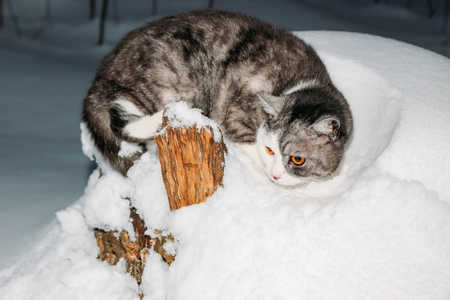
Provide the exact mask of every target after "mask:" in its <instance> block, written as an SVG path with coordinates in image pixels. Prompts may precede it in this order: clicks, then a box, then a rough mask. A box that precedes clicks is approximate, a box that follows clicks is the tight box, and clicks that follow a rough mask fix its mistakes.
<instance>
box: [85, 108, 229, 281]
mask: <svg viewBox="0 0 450 300" xmlns="http://www.w3.org/2000/svg"><path fill="white" fill-rule="evenodd" d="M173 123H177V124H179V123H180V118H179V116H175V117H174V118H172V119H169V118H168V117H166V116H164V117H163V129H162V130H161V131H160V135H159V136H157V137H155V141H156V144H157V145H158V148H159V159H160V162H161V173H162V176H163V180H164V184H165V187H166V191H167V196H168V199H169V205H170V209H171V210H175V209H178V208H180V207H183V206H186V205H190V204H198V203H201V202H204V201H205V200H206V198H207V197H209V196H211V195H212V194H213V193H214V192H215V191H216V189H217V188H218V186H222V179H223V170H224V164H225V153H226V151H227V149H226V146H225V144H224V143H223V140H222V137H221V136H222V134H221V133H220V131H219V132H218V134H217V135H220V139H218V137H217V136H216V137H215V136H214V130H213V128H212V127H211V126H200V128H198V127H197V124H194V125H193V126H183V127H180V126H174V125H173ZM124 201H128V200H127V199H124ZM130 217H131V219H132V222H133V228H134V237H135V239H134V242H133V241H132V240H131V238H130V233H128V232H125V231H122V232H120V233H118V232H117V231H108V232H107V231H104V230H101V229H95V230H94V233H95V237H96V239H97V245H98V247H99V250H100V254H99V257H98V258H99V259H101V260H103V261H107V262H108V263H109V264H111V265H115V264H117V263H118V262H119V260H120V259H122V258H123V259H124V260H125V262H126V267H127V272H129V273H130V274H131V275H132V276H133V277H134V278H136V281H137V282H138V283H141V280H142V273H143V271H144V267H145V256H146V255H147V254H148V252H149V249H151V248H152V247H153V251H155V252H156V253H159V254H160V255H161V257H162V259H163V260H164V261H165V262H166V263H167V264H168V265H170V264H171V263H172V262H173V261H174V259H175V256H174V255H173V254H170V253H167V252H166V250H165V249H164V244H165V243H166V242H175V239H174V237H173V236H172V235H170V234H169V235H168V236H165V235H163V234H162V232H160V231H158V230H155V234H154V236H156V237H153V238H152V237H150V236H149V235H146V234H145V232H146V231H147V227H146V226H145V224H144V221H143V220H142V219H141V218H140V216H139V215H138V214H137V212H136V210H135V209H134V208H131V209H130Z"/></svg>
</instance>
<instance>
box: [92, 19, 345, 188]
mask: <svg viewBox="0 0 450 300" xmlns="http://www.w3.org/2000/svg"><path fill="white" fill-rule="evenodd" d="M175 101H186V102H187V103H188V105H190V106H191V107H195V108H199V109H201V110H202V112H203V114H204V115H205V116H207V117H209V118H211V119H213V120H215V121H216V122H217V123H218V124H219V126H220V127H221V129H222V131H223V132H224V136H225V138H226V140H227V141H228V142H233V143H235V144H237V145H240V146H241V147H242V148H243V150H244V151H245V152H246V153H247V154H249V155H250V156H252V157H253V158H254V160H255V161H257V162H259V163H261V165H262V166H263V167H264V168H265V170H266V172H267V175H268V176H269V178H271V179H272V180H273V181H274V182H277V183H279V184H282V185H297V184H304V183H307V182H309V181H310V180H321V179H325V178H327V177H329V176H331V174H332V172H333V171H335V170H336V169H337V167H338V166H339V164H340V162H341V159H342V157H343V152H344V145H345V143H346V142H347V141H348V139H349V137H350V134H351V131H352V117H351V112H350V109H349V106H348V104H347V102H346V100H345V98H344V97H343V95H342V94H341V93H340V92H339V91H338V90H337V89H336V87H335V86H334V85H333V83H332V82H331V79H330V77H329V75H328V73H327V70H326V68H325V66H324V64H323V63H322V61H321V60H320V58H319V57H318V56H317V54H316V52H315V51H314V50H313V49H312V48H311V47H310V46H308V45H307V44H305V43H304V42H303V41H302V40H300V39H299V38H297V37H295V36H294V35H293V34H291V33H289V32H287V31H285V30H282V29H278V28H276V27H274V26H271V25H269V24H267V23H265V22H262V21H260V20H257V19H254V18H251V17H249V16H246V15H242V14H238V13H231V12H225V11H215V10H206V11H194V12H189V13H185V14H180V15H177V16H172V17H167V18H163V19H160V20H157V21H155V22H152V23H149V24H147V25H145V26H143V27H141V28H139V29H136V30H134V31H132V32H130V33H129V34H128V35H126V36H125V38H124V39H123V40H122V41H121V42H120V43H119V44H118V45H117V46H116V47H115V48H114V49H113V50H112V51H111V52H110V53H109V54H108V55H107V56H106V57H105V58H104V59H103V61H102V62H101V64H100V67H99V69H98V71H97V73H96V76H95V79H94V82H93V84H92V86H91V88H90V90H89V92H88V95H87V96H86V98H85V100H84V108H83V122H84V123H85V124H86V127H87V128H88V129H89V131H90V133H91V135H92V138H93V140H94V143H95V145H96V146H97V148H98V149H99V151H100V153H101V154H102V155H103V156H104V157H105V158H106V159H107V160H108V161H109V162H110V163H111V165H112V166H113V167H114V168H115V169H117V170H118V171H119V172H121V173H122V174H123V175H124V176H125V175H126V173H127V171H128V169H129V168H130V167H131V166H132V165H133V163H134V161H135V160H136V159H138V158H139V156H140V155H141V152H136V153H134V154H133V155H131V156H128V157H123V156H121V155H118V153H119V151H120V147H121V142H122V141H126V142H131V143H136V144H139V145H140V146H141V147H142V150H143V151H142V152H144V151H145V147H146V142H148V141H149V140H151V139H152V137H153V136H154V135H155V133H156V132H157V130H158V128H159V126H160V124H161V115H162V111H163V109H164V107H165V106H166V105H167V104H168V103H171V102H175Z"/></svg>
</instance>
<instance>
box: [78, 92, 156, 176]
mask: <svg viewBox="0 0 450 300" xmlns="http://www.w3.org/2000/svg"><path fill="white" fill-rule="evenodd" d="M161 119H162V112H159V113H157V114H154V115H147V114H145V113H144V112H143V111H142V110H141V109H139V108H138V107H137V106H136V105H135V104H133V103H132V102H131V101H128V100H127V99H125V98H118V99H117V100H115V101H113V102H108V101H105V100H104V99H103V100H100V99H97V96H96V95H95V94H90V95H88V96H87V97H86V98H85V100H84V107H83V122H84V123H85V125H86V127H87V129H88V130H89V132H90V134H91V136H92V139H93V141H94V144H95V146H96V147H97V149H98V150H99V152H100V153H101V155H102V156H103V157H104V158H105V159H106V160H108V161H109V163H110V164H111V165H112V166H113V167H114V168H115V169H116V170H118V171H119V172H120V173H121V174H122V175H124V176H126V173H127V171H128V169H129V168H130V167H131V166H132V165H133V164H134V161H136V160H137V159H138V158H139V157H140V156H141V155H142V153H143V152H145V148H146V145H145V143H146V142H147V141H148V140H150V139H152V137H153V136H154V134H155V133H156V131H157V130H158V128H159V126H160V123H161ZM123 141H125V142H130V143H135V144H138V145H139V146H140V147H141V149H142V150H143V151H137V152H135V153H132V154H130V155H128V156H123V155H120V150H121V146H122V143H123Z"/></svg>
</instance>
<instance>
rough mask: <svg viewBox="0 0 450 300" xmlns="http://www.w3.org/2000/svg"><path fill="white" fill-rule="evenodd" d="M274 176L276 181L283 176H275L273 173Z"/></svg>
mask: <svg viewBox="0 0 450 300" xmlns="http://www.w3.org/2000/svg"><path fill="white" fill-rule="evenodd" d="M272 178H273V179H274V180H275V181H277V180H278V179H280V178H281V176H275V175H272Z"/></svg>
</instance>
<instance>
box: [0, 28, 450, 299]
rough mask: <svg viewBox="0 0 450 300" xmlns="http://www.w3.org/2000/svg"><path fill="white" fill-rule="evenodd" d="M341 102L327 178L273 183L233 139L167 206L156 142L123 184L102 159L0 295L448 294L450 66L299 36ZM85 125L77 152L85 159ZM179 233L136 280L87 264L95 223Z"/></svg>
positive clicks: (423, 56) (346, 38)
mask: <svg viewBox="0 0 450 300" xmlns="http://www.w3.org/2000/svg"><path fill="white" fill-rule="evenodd" d="M299 36H300V37H302V38H304V39H305V40H306V42H308V43H310V44H311V45H313V46H314V47H315V48H316V49H317V51H318V53H319V55H320V56H321V58H322V59H323V60H324V62H325V65H326V66H327V68H328V70H329V72H330V75H331V77H332V79H333V81H334V82H335V84H336V85H337V87H338V88H339V89H340V90H341V91H342V92H343V94H344V95H345V97H346V98H347V100H348V102H349V104H350V107H351V109H352V113H353V117H354V133H353V137H352V139H351V141H350V142H349V144H348V146H347V149H346V154H345V159H344V161H343V163H342V165H341V168H340V169H339V171H338V172H337V173H336V175H335V177H334V178H333V179H331V180H328V181H324V182H314V183H311V184H309V185H308V186H306V187H303V188H298V189H285V188H283V187H279V186H277V185H275V184H273V183H271V182H270V181H269V179H267V178H266V177H265V174H264V172H263V171H261V170H259V169H258V168H257V167H256V166H254V165H253V164H252V162H251V159H249V158H248V157H246V156H245V155H244V154H242V153H241V152H240V151H239V150H238V149H237V148H235V147H233V145H227V146H228V156H227V158H226V165H225V176H224V187H223V188H219V189H218V190H217V192H216V193H215V194H214V195H213V196H211V197H210V198H209V199H208V200H207V201H206V202H205V203H202V204H199V205H193V206H189V207H185V208H181V209H179V210H177V211H173V212H171V211H170V210H169V205H168V202H167V196H166V192H165V188H164V184H163V181H162V177H161V170H160V164H159V160H158V156H157V153H156V147H151V148H150V149H149V151H148V152H147V153H145V154H144V155H143V156H142V158H141V159H140V160H139V161H138V162H137V163H136V164H135V165H134V166H133V167H132V168H131V169H130V170H129V173H128V178H123V177H122V176H121V175H119V174H118V173H116V172H115V171H113V170H111V169H108V168H107V167H105V166H104V165H102V164H104V162H101V161H100V162H99V163H100V165H102V166H103V167H102V172H103V173H104V174H103V176H102V177H100V178H99V171H98V170H96V171H94V172H93V174H92V175H91V177H90V179H89V182H88V185H87V187H86V190H85V194H84V196H83V197H82V198H81V199H79V200H78V201H77V202H76V203H74V204H73V205H71V206H70V207H68V208H67V209H65V210H63V211H61V212H59V213H58V214H57V220H56V221H55V222H54V223H52V224H51V226H50V227H49V230H48V234H47V235H46V236H44V237H42V239H41V240H40V241H39V242H38V243H37V244H36V245H35V246H34V247H33V249H29V250H28V251H27V252H26V253H25V254H24V255H23V256H22V258H21V260H20V261H17V262H15V263H14V264H13V265H12V266H10V267H8V268H6V269H4V270H2V271H0V295H2V297H4V299H31V298H32V299H139V296H138V293H139V292H140V291H142V292H143V294H144V296H145V299H309V300H311V299H396V300H398V299H449V298H450V284H449V279H450V185H449V183H450V167H449V166H450V155H449V154H450V131H449V130H448V128H449V127H450V120H449V118H448V112H449V111H450V84H449V83H450V61H449V60H448V59H447V58H444V57H442V56H439V55H437V54H433V53H431V52H428V51H426V50H423V49H420V48H417V47H414V46H411V45H407V44H403V43H400V42H396V41H393V40H388V39H383V38H378V37H374V36H369V35H361V34H351V33H338V32H302V33H299ZM82 131H83V135H82V139H83V148H84V151H85V153H86V154H87V155H89V156H92V155H95V149H94V148H93V146H92V144H91V142H90V139H89V136H88V134H86V132H85V130H82ZM124 198H130V199H131V202H132V205H133V206H134V207H136V208H137V211H138V213H139V214H140V215H141V217H142V218H143V219H144V220H145V223H146V225H147V227H149V230H153V229H161V230H165V231H167V232H171V233H172V234H174V235H175V236H176V238H177V240H178V242H177V244H176V245H172V246H175V247H176V253H177V256H176V259H175V262H174V263H172V265H171V266H170V267H167V266H166V265H165V264H164V263H163V262H162V260H161V258H160V256H159V255H157V254H150V255H149V256H147V264H146V268H145V271H144V274H143V282H142V284H141V286H140V287H138V285H137V284H136V282H135V280H134V279H133V278H132V277H131V276H130V275H128V274H126V273H125V266H124V263H123V262H122V263H119V264H118V265H117V266H110V265H108V264H107V263H105V262H101V261H99V260H97V259H96V257H97V255H98V249H97V245H96V242H95V238H94V234H93V231H92V229H93V228H94V227H99V228H104V229H108V230H115V229H117V230H131V222H130V219H129V203H128V201H126V200H124Z"/></svg>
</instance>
